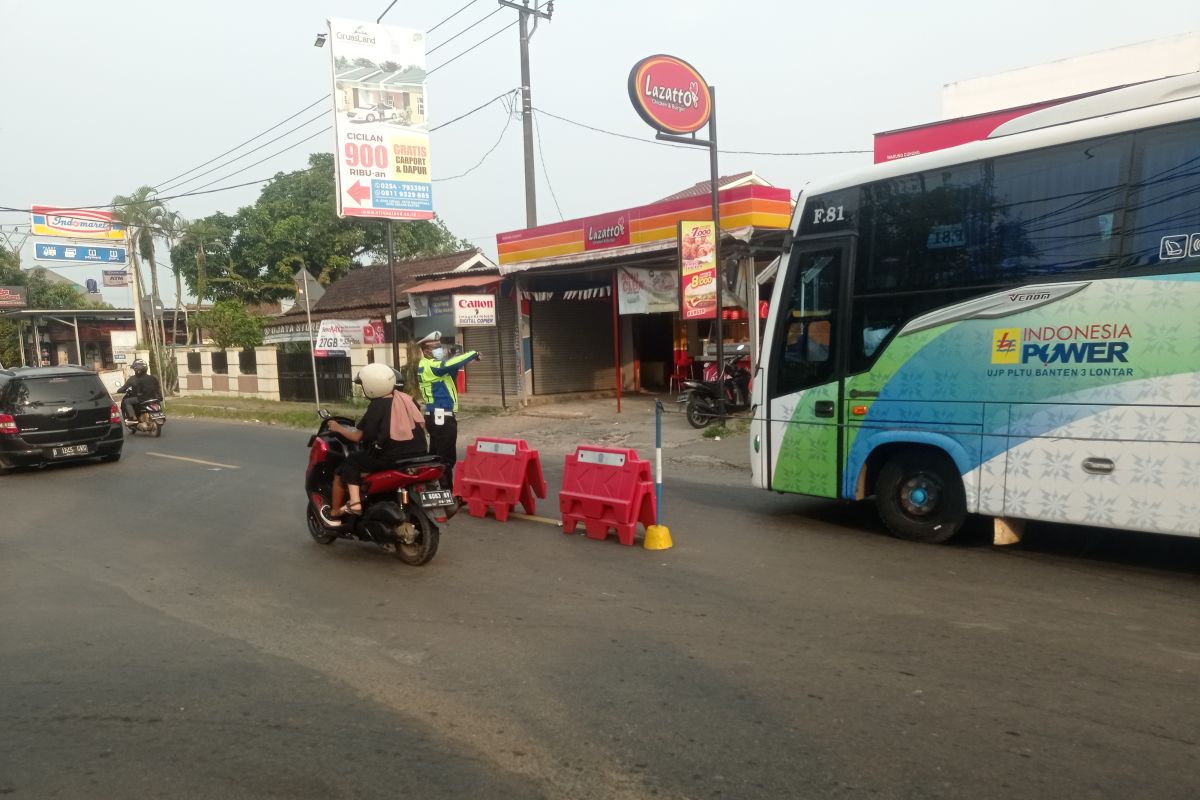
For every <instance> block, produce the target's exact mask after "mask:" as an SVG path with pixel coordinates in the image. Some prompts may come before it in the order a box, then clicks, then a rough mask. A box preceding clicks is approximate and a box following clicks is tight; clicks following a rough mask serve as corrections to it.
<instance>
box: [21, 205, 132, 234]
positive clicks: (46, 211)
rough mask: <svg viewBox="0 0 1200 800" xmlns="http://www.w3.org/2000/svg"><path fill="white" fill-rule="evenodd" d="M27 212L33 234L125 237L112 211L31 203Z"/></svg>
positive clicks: (122, 228) (123, 228) (123, 229)
mask: <svg viewBox="0 0 1200 800" xmlns="http://www.w3.org/2000/svg"><path fill="white" fill-rule="evenodd" d="M30 211H31V212H32V214H31V215H30V221H31V222H32V223H33V235H34V236H63V237H66V238H69V239H109V240H112V241H118V242H119V241H121V240H123V239H124V238H125V226H124V225H122V224H121V223H119V222H114V221H113V214H112V212H111V211H101V210H99V209H95V208H87V209H84V208H55V207H54V206H34V207H33V208H31V209H30Z"/></svg>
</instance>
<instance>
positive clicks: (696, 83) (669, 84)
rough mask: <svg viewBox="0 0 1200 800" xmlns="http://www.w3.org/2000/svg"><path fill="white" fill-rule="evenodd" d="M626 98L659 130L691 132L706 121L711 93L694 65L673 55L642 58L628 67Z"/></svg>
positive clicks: (710, 102) (675, 132)
mask: <svg viewBox="0 0 1200 800" xmlns="http://www.w3.org/2000/svg"><path fill="white" fill-rule="evenodd" d="M629 99H630V100H631V101H632V102H633V107H634V109H636V110H637V112H638V116H640V117H641V118H642V119H643V120H645V121H646V124H647V125H649V126H650V127H651V128H654V129H655V130H657V131H660V132H661V133H669V134H676V135H679V134H684V133H694V132H696V131H698V130H700V129H701V128H703V127H704V126H705V125H707V124H708V118H709V117H710V116H711V115H712V94H711V93H710V92H709V90H708V82H707V81H705V80H704V78H703V77H702V76H701V75H700V73H699V72H697V71H696V68H695V67H693V66H692V65H691V64H689V63H687V62H686V61H684V60H683V59H682V58H675V56H665V55H654V56H648V57H647V58H643V59H642V60H641V61H639V62H637V63H636V64H634V65H633V69H631V70H630V71H629Z"/></svg>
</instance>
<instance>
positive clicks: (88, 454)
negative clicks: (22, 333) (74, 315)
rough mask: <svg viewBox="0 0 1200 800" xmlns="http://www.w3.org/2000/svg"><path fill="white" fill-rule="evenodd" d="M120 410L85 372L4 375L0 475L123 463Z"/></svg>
mask: <svg viewBox="0 0 1200 800" xmlns="http://www.w3.org/2000/svg"><path fill="white" fill-rule="evenodd" d="M124 444H125V433H124V430H123V428H122V427H121V412H120V409H118V408H117V407H116V405H114V404H113V401H112V397H111V396H110V395H109V393H108V389H106V388H105V387H104V384H103V383H102V382H101V381H100V376H99V375H97V374H96V373H94V372H92V371H91V370H88V369H84V368H83V367H71V366H64V367H22V368H20V369H0V470H5V469H9V468H11V467H19V466H39V465H42V464H47V463H53V462H58V461H78V460H81V459H89V458H99V459H100V460H101V461H116V460H118V459H119V458H120V457H121V447H122V445H124Z"/></svg>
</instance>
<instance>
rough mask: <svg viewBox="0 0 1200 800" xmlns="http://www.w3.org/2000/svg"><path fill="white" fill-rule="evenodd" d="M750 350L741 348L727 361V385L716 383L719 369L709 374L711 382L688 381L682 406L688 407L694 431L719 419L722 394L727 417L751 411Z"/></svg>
mask: <svg viewBox="0 0 1200 800" xmlns="http://www.w3.org/2000/svg"><path fill="white" fill-rule="evenodd" d="M745 349H746V346H745V345H744V344H740V345H738V346H737V349H736V350H735V351H734V352H733V353H732V354H731V355H729V356H726V357H725V364H724V369H723V370H722V372H723V373H724V378H725V379H724V381H722V382H718V381H717V380H716V368H715V367H714V368H713V370H712V372H711V373H710V372H708V371H706V373H705V377H706V378H709V376H710V375H711V378H710V379H707V380H699V381H697V380H686V381H684V382H683V386H684V391H683V392H680V395H679V402H680V403H683V404H686V411H687V421H688V424H689V425H691V426H692V427H693V428H705V427H708V425H709V424H710V423H711V422H712V421H713V420H714V419H717V417H718V413H717V399H718V394H717V393H718V392H723V393H724V400H725V413H726V414H730V413H734V412H738V411H746V410H747V409H749V408H750V378H751V375H750V370H749V368H748V367H749V362H748V360H747V356H746V354H745V352H744V351H745Z"/></svg>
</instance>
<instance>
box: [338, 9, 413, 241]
mask: <svg viewBox="0 0 1200 800" xmlns="http://www.w3.org/2000/svg"><path fill="white" fill-rule="evenodd" d="M329 54H330V59H331V61H332V76H333V129H334V138H335V141H336V146H337V153H336V154H335V155H336V158H337V164H338V167H337V173H336V174H337V213H338V216H339V217H379V218H383V219H432V218H433V192H432V186H431V183H430V180H431V177H430V171H429V122H428V120H429V108H428V106H427V104H426V102H425V33H424V31H419V30H414V29H411V28H395V27H392V26H390V25H377V24H373V23H369V22H357V21H355V20H347V19H331V20H329Z"/></svg>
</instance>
